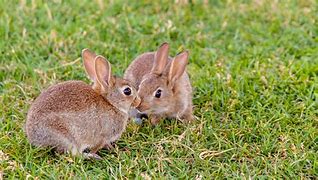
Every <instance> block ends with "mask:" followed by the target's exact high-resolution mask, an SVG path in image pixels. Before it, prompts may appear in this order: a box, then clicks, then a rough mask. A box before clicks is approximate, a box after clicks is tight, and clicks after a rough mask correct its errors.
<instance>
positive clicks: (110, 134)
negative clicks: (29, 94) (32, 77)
mask: <svg viewBox="0 0 318 180" xmlns="http://www.w3.org/2000/svg"><path fill="white" fill-rule="evenodd" d="M82 56H83V60H84V66H85V70H86V72H87V74H88V75H89V77H90V79H91V80H92V81H93V82H94V85H93V86H90V85H87V84H86V83H84V82H82V81H66V82H62V83H59V84H56V85H53V86H51V87H49V88H48V89H47V90H46V91H44V92H43V93H41V94H40V95H39V97H38V98H36V100H35V101H34V102H33V104H32V105H31V108H30V109H29V112H28V115H27V120H26V124H25V130H26V134H27V137H28V139H29V141H30V142H31V144H33V145H35V146H40V147H54V148H56V150H57V151H59V152H70V153H71V154H73V155H78V154H82V153H83V154H84V155H85V154H86V155H87V156H88V157H94V158H97V159H100V157H99V156H98V155H97V154H95V153H96V152H97V151H98V150H99V149H101V148H103V147H111V143H112V142H114V141H116V140H117V139H119V138H120V136H121V134H122V133H123V132H124V130H125V128H126V125H127V121H128V111H129V109H130V108H131V106H134V107H136V106H137V105H138V104H139V103H140V99H139V97H138V96H137V92H136V90H135V88H134V87H133V86H132V85H131V83H130V82H129V81H127V80H124V79H121V78H117V77H113V76H112V75H111V66H110V63H109V62H108V61H107V60H106V59H105V58H104V57H102V56H96V55H95V53H93V52H91V51H90V50H88V49H85V50H83V52H82ZM87 151H89V152H87Z"/></svg>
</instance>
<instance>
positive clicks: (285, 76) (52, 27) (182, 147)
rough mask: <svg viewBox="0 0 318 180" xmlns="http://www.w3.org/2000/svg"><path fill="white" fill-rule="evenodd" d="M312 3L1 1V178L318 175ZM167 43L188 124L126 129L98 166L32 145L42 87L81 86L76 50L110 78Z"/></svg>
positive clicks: (317, 35)
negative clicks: (190, 91)
mask: <svg viewBox="0 0 318 180" xmlns="http://www.w3.org/2000/svg"><path fill="white" fill-rule="evenodd" d="M317 8H318V2H317V1H315V0H283V1H277V0H273V1H271V0H267V1H265V0H254V1H249V0H240V1H232V0H227V1H217V0H211V1H202V2H201V1H197V0H193V1H190V2H189V3H184V2H183V1H182V2H177V1H164V2H159V1H153V2H152V1H145V2H143V1H122V0H119V1H102V0H96V1H75V0H72V1H68V2H66V1H63V2H62V1H60V0H53V1H48V2H46V1H38V0H32V1H25V0H21V1H17V0H14V1H4V0H0V39H1V40H0V52H1V54H0V102H1V108H0V179H1V177H3V178H9V179H14V178H23V179H24V178H31V179H37V178H41V179H43V178H48V177H51V178H60V179H66V178H74V179H78V178H89V179H96V178H103V177H104V178H107V179H108V178H118V179H126V178H129V179H130V178H137V179H140V178H143V179H149V178H164V177H165V179H171V178H181V179H211V178H213V177H219V178H224V177H228V178H234V177H237V178H243V179H247V178H266V179H267V178H270V179H271V178H275V179H276V178H283V179H290V178H295V177H298V178H299V179H304V178H317V176H318V154H317V151H318V26H317V23H318V22H317V21H318V13H317V12H318V10H317ZM163 42H169V43H170V45H171V49H170V55H171V56H174V55H176V54H177V53H178V52H180V51H182V50H184V49H187V50H189V52H190V62H189V66H188V72H189V74H190V76H191V82H192V85H193V87H194V97H193V103H194V112H195V115H196V116H197V117H198V119H197V121H196V122H194V123H192V124H189V125H185V124H182V123H180V122H177V121H175V120H164V121H163V122H161V123H160V124H159V125H158V126H157V127H152V126H151V125H150V124H149V123H145V124H144V125H143V126H138V125H135V124H129V126H128V127H127V131H126V132H125V133H124V134H123V135H122V137H121V139H120V140H119V141H118V142H117V147H116V148H115V149H114V150H113V151H106V150H103V151H101V152H100V155H101V156H102V157H103V160H102V161H90V160H84V159H83V158H79V157H78V158H72V157H70V156H69V155H56V154H54V153H52V152H51V151H50V150H49V149H39V148H36V147H33V146H31V145H30V144H29V142H28V140H27V139H26V136H25V133H24V130H23V126H24V123H25V119H26V114H27V111H28V108H29V107H30V104H31V103H32V101H33V100H34V99H35V98H36V97H37V96H38V95H39V94H40V92H41V91H42V90H44V89H45V88H47V87H48V86H50V85H52V84H55V83H58V82H61V81H65V80H71V79H76V80H83V81H85V82H87V83H89V80H88V78H87V77H86V75H85V72H84V69H83V66H82V60H81V58H80V53H81V50H82V49H84V48H87V47H88V48H90V49H92V50H94V51H96V52H97V53H98V54H102V55H104V56H105V57H107V58H108V60H109V61H110V62H111V64H112V65H113V66H112V67H113V71H114V73H115V74H116V75H119V76H122V75H123V72H124V70H125V68H127V66H128V65H129V63H130V62H131V61H132V60H133V59H134V58H135V57H136V56H137V55H138V54H141V53H143V52H147V51H153V50H155V49H156V48H157V47H158V46H159V45H160V44H161V43H163Z"/></svg>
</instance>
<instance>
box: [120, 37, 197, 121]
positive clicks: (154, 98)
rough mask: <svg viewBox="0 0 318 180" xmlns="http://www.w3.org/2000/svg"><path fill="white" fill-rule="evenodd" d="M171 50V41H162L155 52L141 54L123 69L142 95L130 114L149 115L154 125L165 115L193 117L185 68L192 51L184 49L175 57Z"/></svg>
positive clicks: (170, 116) (187, 118)
mask: <svg viewBox="0 0 318 180" xmlns="http://www.w3.org/2000/svg"><path fill="white" fill-rule="evenodd" d="M168 53H169V44H168V43H163V44H162V45H161V46H160V47H159V48H158V50H157V51H156V52H146V53H144V54H141V55H139V56H138V57H137V58H136V59H135V60H134V61H133V62H132V63H131V64H130V65H129V66H128V68H127V69H126V71H125V73H124V78H125V79H127V80H129V81H131V82H132V83H133V85H134V86H135V87H136V88H137V90H138V96H139V97H140V98H141V103H140V104H139V106H138V107H137V108H136V109H133V108H132V110H131V111H130V114H131V116H134V117H136V116H137V117H138V114H140V113H141V114H146V115H149V118H150V122H151V124H152V125H157V124H158V123H159V121H160V119H161V118H166V117H168V118H176V119H178V120H181V121H182V122H191V121H193V120H194V115H193V113H192V111H193V110H192V87H191V83H190V80H189V76H188V74H187V72H186V66H187V64H188V56H189V53H188V51H184V52H181V53H179V54H177V55H176V57H174V58H171V57H169V56H168ZM136 110H137V111H136Z"/></svg>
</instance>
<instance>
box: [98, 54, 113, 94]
mask: <svg viewBox="0 0 318 180" xmlns="http://www.w3.org/2000/svg"><path fill="white" fill-rule="evenodd" d="M95 72H96V79H97V82H98V83H99V84H100V85H101V86H102V87H103V89H104V90H105V91H106V90H107V89H108V88H110V87H111V86H112V85H113V82H112V76H111V66H110V63H109V62H108V61H107V60H106V59H105V58H104V57H103V56H97V57H96V58H95Z"/></svg>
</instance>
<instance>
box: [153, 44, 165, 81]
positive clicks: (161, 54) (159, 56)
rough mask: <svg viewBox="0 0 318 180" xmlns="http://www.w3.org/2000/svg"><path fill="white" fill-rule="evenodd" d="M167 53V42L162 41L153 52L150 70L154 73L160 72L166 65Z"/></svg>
mask: <svg viewBox="0 0 318 180" xmlns="http://www.w3.org/2000/svg"><path fill="white" fill-rule="evenodd" d="M168 53H169V44H168V43H166V42H165V43H163V44H162V45H161V46H160V47H159V49H158V50H157V52H156V54H155V59H154V63H153V66H152V69H151V72H152V73H154V74H158V75H160V74H162V72H163V70H164V69H165V67H166V65H167V60H168Z"/></svg>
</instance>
